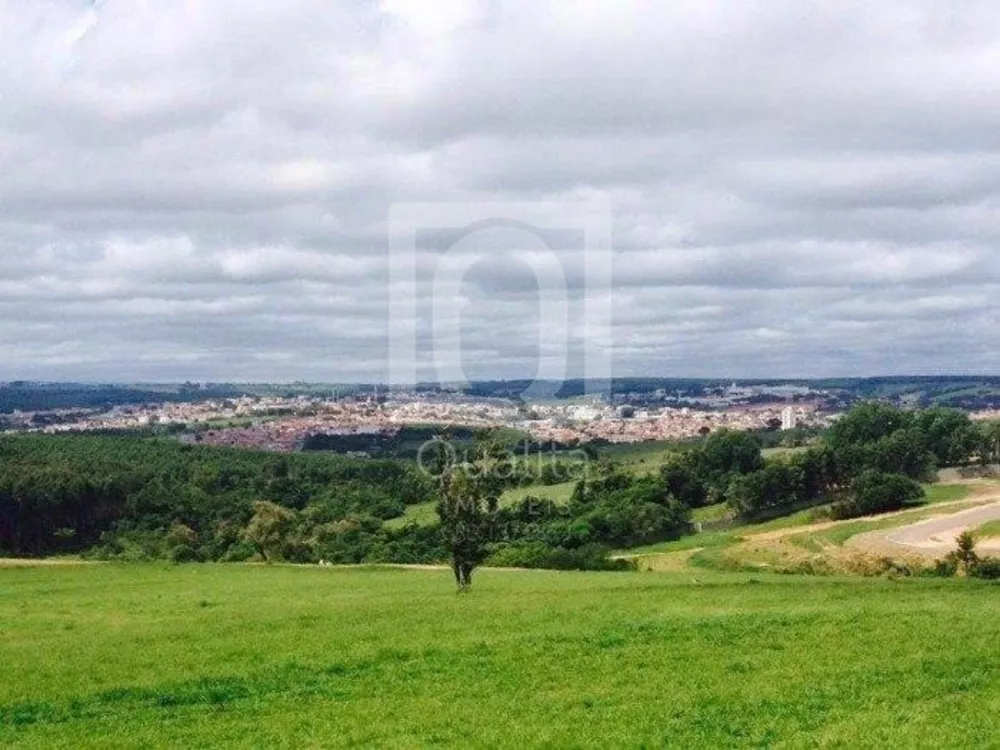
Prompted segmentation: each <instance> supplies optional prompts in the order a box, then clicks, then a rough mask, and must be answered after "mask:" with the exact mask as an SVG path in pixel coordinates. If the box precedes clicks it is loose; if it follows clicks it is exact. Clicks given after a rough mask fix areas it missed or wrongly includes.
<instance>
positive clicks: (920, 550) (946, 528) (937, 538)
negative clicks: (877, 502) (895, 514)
mask: <svg viewBox="0 0 1000 750" xmlns="http://www.w3.org/2000/svg"><path fill="white" fill-rule="evenodd" d="M997 519H1000V502H996V503H991V504H990V505H981V506H979V507H976V508H969V509H967V510H962V511H959V512H957V513H951V514H949V515H946V516H938V517H935V518H928V519H926V520H923V521H918V522H916V523H912V524H909V525H908V526H900V527H898V528H895V529H884V530H881V531H871V532H868V533H865V534H858V535H857V536H855V537H852V538H851V539H849V540H848V541H847V545H848V546H850V547H862V548H867V549H873V550H879V551H885V550H886V548H891V549H895V550H897V551H899V552H910V553H915V554H919V555H923V556H925V557H942V556H944V555H945V554H947V553H948V552H950V551H951V550H953V549H955V539H956V537H958V535H959V534H961V533H962V532H963V531H968V530H970V529H975V528H976V527H978V526H982V525H983V524H984V523H988V522H989V521H995V520H997ZM977 550H978V551H979V552H980V553H986V554H996V553H1000V539H986V540H982V541H980V542H979V544H978V545H977Z"/></svg>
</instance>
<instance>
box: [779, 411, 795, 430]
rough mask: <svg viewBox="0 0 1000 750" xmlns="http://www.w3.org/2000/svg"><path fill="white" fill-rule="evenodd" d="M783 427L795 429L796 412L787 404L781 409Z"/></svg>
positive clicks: (784, 428)
mask: <svg viewBox="0 0 1000 750" xmlns="http://www.w3.org/2000/svg"><path fill="white" fill-rule="evenodd" d="M781 429H783V430H794V429H795V412H794V411H793V410H792V407H790V406H786V407H785V408H784V409H782V410H781Z"/></svg>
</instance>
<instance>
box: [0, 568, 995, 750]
mask: <svg viewBox="0 0 1000 750" xmlns="http://www.w3.org/2000/svg"><path fill="white" fill-rule="evenodd" d="M697 575H698V578H699V580H698V582H695V581H693V580H692V578H691V575H690V573H684V574H682V575H670V574H655V573H617V574H616V573H608V574H599V573H554V572H536V571H492V570H491V571H483V572H481V573H480V575H479V578H478V580H477V583H476V588H475V590H474V591H473V593H471V594H469V595H457V594H455V593H454V591H453V589H452V585H451V581H450V574H449V573H447V572H446V571H436V570H399V569H381V570H379V569H365V568H358V569H331V568H295V567H279V566H275V567H265V566H260V567H254V566H236V565H232V566H224V565H188V566H148V567H147V566H117V565H94V566H83V565H81V566H58V567H56V566H49V567H31V568H6V569H4V568H0V632H2V634H3V638H2V639H0V746H4V747H88V746H90V747H96V746H100V747H136V746H143V747H170V746H174V747H177V746H199V747H206V746H240V747H263V746H274V747H320V746H323V747H330V746H369V747H371V746H379V747H424V746H453V747H511V746H519V747H536V746H549V747H639V746H646V747H663V746H667V747H734V746H787V747H806V746H823V747H841V746H865V747H876V746H879V747H987V746H989V744H990V743H991V742H993V741H995V739H996V738H997V737H998V736H1000V680H998V679H997V674H998V673H1000V650H998V649H997V643H998V642H1000V618H998V616H997V615H998V613H1000V589H998V588H997V587H996V586H991V585H990V584H986V583H980V582H974V581H964V580H946V581H937V580H905V581H891V580H862V579H835V578H805V577H794V576H784V577H779V576H773V577H768V576H749V575H737V574H721V573H718V574H717V573H712V572H710V571H705V572H703V571H698V573H697Z"/></svg>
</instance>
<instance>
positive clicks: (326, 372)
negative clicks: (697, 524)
mask: <svg viewBox="0 0 1000 750" xmlns="http://www.w3.org/2000/svg"><path fill="white" fill-rule="evenodd" d="M421 203H435V204H442V206H444V209H443V210H444V211H445V215H447V212H448V211H450V210H452V209H454V213H455V215H456V216H466V217H468V216H470V215H471V216H473V217H476V216H480V215H481V218H482V219H484V220H486V221H484V222H482V223H481V224H477V225H476V226H474V227H473V228H472V230H471V231H469V232H466V233H464V234H463V233H458V234H455V233H454V232H451V233H449V231H441V229H442V228H441V227H436V226H434V225H428V226H423V225H420V224H421V221H422V219H419V218H418V219H417V224H418V226H414V227H412V230H413V233H414V236H415V237H416V238H417V239H416V242H415V244H414V246H413V247H412V248H411V247H410V246H409V245H408V244H407V243H408V240H407V239H406V238H407V236H409V235H408V234H407V231H408V230H407V227H405V226H400V224H399V222H398V221H396V220H395V218H394V219H393V221H390V216H392V217H399V216H403V217H410V218H411V219H412V218H413V217H414V216H416V217H421V216H423V215H424V214H422V213H421V209H420V208H419V207H417V208H414V207H413V204H421ZM505 205H506V206H507V208H505V207H504V206H505ZM498 206H499V208H498ZM525 206H527V207H529V208H528V209H526V210H527V211H528V215H529V216H530V215H533V214H532V211H533V209H532V208H531V207H535V208H538V207H542V209H541V212H542V213H545V211H546V210H548V209H546V208H545V207H553V212H552V215H553V219H552V221H551V222H550V223H549V225H548V226H544V227H535V228H536V229H537V231H529V230H531V228H532V227H534V226H535V225H533V224H531V222H530V221H527V222H525V219H524V216H522V215H521V214H520V213H519V211H521V208H519V207H522V208H523V207H525ZM440 213H441V211H436V212H435V211H430V212H428V214H427V216H428V218H429V220H430V219H433V220H434V221H439V220H440V216H438V214H440ZM535 213H536V214H537V213H538V211H535ZM500 214H502V215H500ZM435 216H437V218H434V217H435ZM602 217H608V221H609V222H610V224H609V233H610V247H611V248H612V256H613V278H612V282H611V284H610V285H609V284H607V283H605V282H604V281H601V280H595V279H593V278H588V277H587V275H586V273H585V272H584V269H585V257H586V253H587V252H600V250H601V249H602V248H601V247H600V246H599V245H601V244H602V242H600V241H595V240H593V238H592V237H591V238H588V237H586V236H585V233H584V228H585V226H586V224H587V222H588V221H591V222H594V221H596V222H597V224H600V223H601V221H603V220H604V219H603V218H602ZM489 219H501V220H503V219H507V220H510V221H508V222H506V223H505V222H503V221H501V222H499V223H491V222H490V221H489ZM512 222H520V224H516V223H512ZM404 223H405V222H404ZM528 225H530V226H528ZM444 229H445V230H448V229H449V227H445V228H444ZM998 240H1000V4H997V3H996V2H994V1H993V0H982V1H981V2H980V1H977V0H965V1H963V2H960V3H946V2H941V1H940V0H909V1H906V2H904V1H902V0H880V1H879V2H877V3H873V2H870V1H868V0H865V1H861V0H858V1H857V2H855V1H852V0H836V1H834V0H830V1H829V2H825V1H822V0H817V1H814V2H802V0H788V1H787V2H786V1H784V0H759V2H741V3H729V2H708V1H706V0H673V1H672V2H669V3H668V2H662V1H660V0H650V1H649V2H639V1H630V0H605V1H603V2H587V1H585V0H584V1H575V2H570V1H569V0H562V1H561V2H557V1H555V0H549V1H545V0H503V2H501V1H500V0H382V1H381V2H379V1H376V0H371V1H362V0H358V1H357V2H340V3H336V2H329V0H281V2H275V0H239V1H238V2H237V0H211V1H210V2H208V1H206V0H173V1H171V2H166V1H162V2H153V1H152V0H148V1H145V2H144V1H143V0H105V1H104V2H89V1H87V0H32V1H31V2H25V0H0V347H2V348H0V351H2V352H3V356H2V357H0V379H15V378H31V379H47V380H56V379H82V380H115V381H140V380H147V381H167V380H186V379H200V380H293V379H306V380H324V381H334V380H340V381H343V380H373V379H374V380H383V379H385V378H386V377H388V374H389V360H390V346H389V338H388V333H387V332H388V330H389V326H390V323H391V325H392V326H396V327H399V326H402V327H403V329H404V330H414V331H415V336H414V338H416V339H417V341H418V342H419V345H418V351H417V356H416V359H417V362H418V368H419V375H420V376H422V377H432V376H433V374H434V372H433V370H432V369H431V368H430V364H431V363H433V361H434V353H433V352H432V350H431V345H430V342H436V343H437V345H438V351H437V357H438V360H439V361H441V362H447V363H450V365H451V367H450V368H449V372H451V371H454V365H455V364H456V363H458V362H460V363H461V364H462V366H463V367H464V368H465V371H466V372H467V373H468V374H469V375H470V376H473V377H532V376H533V375H534V374H535V372H536V370H537V368H538V365H539V363H540V362H541V363H542V365H543V370H545V371H546V372H553V371H555V370H558V366H556V367H555V370H553V369H552V367H550V365H552V364H553V363H555V365H558V364H559V362H560V361H561V360H562V358H563V357H564V354H563V352H564V351H566V350H568V352H569V355H568V361H569V369H570V371H571V372H570V374H573V375H579V374H583V366H584V365H583V364H582V363H583V362H584V360H583V359H581V357H580V354H579V352H580V345H581V341H583V339H585V338H587V336H591V337H592V338H593V341H596V342H599V343H600V344H601V345H602V346H603V345H606V346H607V347H609V348H608V350H607V352H606V354H607V356H608V358H609V359H610V361H611V362H613V366H614V374H615V375H619V376H624V375H662V376H719V377H741V376H754V377H759V376H783V377H792V376H819V375H864V374H890V373H913V374H926V373H938V372H940V373H946V372H947V373H958V372H967V373H993V374H996V373H997V372H998V371H1000V347H998V346H997V345H998V343H1000V334H998V332H997V317H998V316H997V309H998V299H1000V257H998V254H997V247H998ZM588 243H590V246H588ZM603 244H604V245H607V244H608V243H603ZM408 248H409V249H408ZM604 249H607V248H604ZM411 250H412V256H413V258H414V259H415V266H416V267H417V269H418V273H417V276H418V283H417V284H416V286H415V287H414V288H413V290H411V291H412V292H413V294H414V296H415V299H416V304H415V308H416V318H415V319H410V318H406V319H402V318H401V313H399V312H398V310H397V309H396V308H393V310H395V311H394V312H393V314H392V315H390V305H389V300H390V293H391V294H393V295H401V294H402V295H405V294H406V293H407V292H406V290H405V289H403V288H402V287H400V286H399V285H398V284H395V283H393V284H390V271H389V268H390V266H389V259H390V251H391V252H392V253H396V254H398V253H403V254H405V253H407V252H410V251H411ZM396 257H397V258H398V257H399V256H398V255H397V256H396ZM461 258H465V259H467V261H468V262H467V263H466V268H467V273H466V274H465V276H464V281H463V282H462V283H461V284H458V285H457V286H453V287H449V286H448V285H446V284H437V285H436V284H434V283H433V279H434V278H436V277H435V274H438V277H440V275H441V274H442V273H444V272H443V271H441V270H440V269H441V268H444V267H445V266H443V265H441V264H443V263H446V262H451V263H452V264H453V265H455V264H456V263H458V265H459V266H460V265H461V263H459V262H458V260H457V259H461ZM552 258H555V259H557V265H556V266H555V267H553V266H552V264H551V262H549V261H551V260H552ZM449 259H450V261H449ZM539 259H541V260H539ZM546 259H547V260H546ZM448 289H450V290H451V291H446V290H448ZM446 293H447V294H450V295H452V297H453V298H451V299H448V300H443V299H440V298H439V297H441V296H443V295H445V294H446ZM563 298H565V299H566V301H567V302H566V306H565V308H566V309H565V310H564V311H563V313H562V315H561V321H560V320H559V318H560V315H558V314H556V315H555V317H553V315H552V314H551V310H552V309H555V310H556V311H557V313H558V311H559V310H561V309H562V308H561V307H560V305H561V300H562V299H563ZM605 298H607V299H609V300H610V305H611V311H612V321H613V322H612V325H611V327H610V328H606V327H604V326H603V324H602V323H601V321H600V320H597V321H595V320H593V319H591V318H588V317H587V315H588V314H589V313H588V312H587V310H586V308H584V307H583V305H582V304H581V300H582V299H590V300H592V301H593V300H597V299H605ZM400 299H402V298H400ZM549 303H551V304H549ZM435 305H437V306H438V315H439V318H438V320H437V323H438V324H440V323H441V321H444V320H445V319H446V318H448V317H449V316H451V317H452V318H454V319H453V320H450V323H451V324H452V325H450V326H443V327H441V328H440V329H439V328H435V322H434V321H435V319H434V317H433V312H434V308H435ZM546 305H548V307H546ZM553 305H554V307H553ZM547 310H548V312H546V311H547ZM390 319H391V320H390ZM587 320H590V321H591V323H592V325H591V327H590V328H588V329H586V331H589V333H586V331H585V327H584V323H585V321H587ZM445 322H449V321H445ZM407 327H409V328H407ZM397 330H399V329H398V328H397ZM441 331H446V332H444V333H442V332H441ZM447 331H450V333H447ZM455 331H457V332H458V333H457V334H456V333H455ZM435 332H436V333H435ZM592 343H593V342H592ZM546 368H548V369H546Z"/></svg>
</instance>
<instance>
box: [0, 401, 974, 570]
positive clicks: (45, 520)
mask: <svg viewBox="0 0 1000 750" xmlns="http://www.w3.org/2000/svg"><path fill="white" fill-rule="evenodd" d="M990 429H992V428H991V427H990V426H987V428H986V430H981V429H980V428H978V427H976V426H975V425H972V424H971V423H970V422H969V420H968V418H967V417H965V416H964V415H962V414H960V413H958V412H952V411H949V410H946V409H929V410H926V411H923V412H904V411H901V410H898V409H894V408H892V407H888V406H885V405H880V404H863V405H861V406H858V407H856V408H855V409H853V410H852V411H851V412H849V413H848V414H846V415H845V416H844V417H843V418H842V419H840V420H839V421H838V422H837V423H836V424H835V425H834V426H833V427H832V428H831V429H830V430H829V431H828V432H827V434H825V435H824V436H823V437H822V438H820V439H819V440H818V441H817V442H815V443H814V444H813V445H810V446H808V447H805V448H800V449H796V450H793V451H786V452H782V453H779V454H777V455H772V456H770V457H768V458H765V457H764V454H763V451H762V449H761V445H760V441H759V439H758V436H756V435H753V434H749V433H745V432H735V431H728V430H721V431H718V432H716V433H714V434H712V435H710V436H708V437H707V438H706V439H704V440H702V441H699V442H697V443H690V444H685V445H684V446H682V447H679V449H677V450H674V451H671V452H668V453H663V454H662V455H661V454H657V458H656V461H655V463H654V462H650V463H642V462H640V463H636V462H634V461H632V462H626V463H622V462H618V461H615V460H613V459H611V458H609V455H608V454H606V453H604V452H603V451H604V448H595V447H594V446H589V447H587V448H586V450H584V449H580V450H579V451H576V452H567V451H560V450H555V446H535V447H536V448H538V449H542V448H545V450H546V451H547V452H543V453H542V454H539V455H537V456H534V457H533V456H531V454H525V453H523V452H517V451H515V450H513V449H512V448H511V446H512V445H513V446H516V445H518V443H517V442H516V441H517V439H518V436H517V435H515V434H510V435H506V436H503V440H508V439H511V440H514V441H515V442H514V443H509V442H507V443H505V442H503V441H498V440H496V438H497V437H498V436H497V435H496V434H493V435H489V436H482V435H474V436H470V435H469V434H463V435H461V436H460V440H459V441H458V442H456V443H445V442H442V441H437V442H436V443H435V442H434V441H431V443H430V444H429V445H431V446H434V445H437V447H438V448H442V446H445V445H449V446H450V447H448V448H447V451H446V452H447V453H448V454H449V455H450V456H451V457H452V463H453V464H454V467H453V468H455V469H456V472H457V473H456V472H451V473H448V474H447V476H444V475H442V474H441V473H440V472H438V473H435V471H433V466H428V465H427V463H428V461H430V463H431V464H433V462H434V460H435V459H434V457H433V456H432V455H430V454H427V455H424V454H423V453H421V454H420V461H419V462H414V461H406V460H398V459H371V458H357V457H348V456H336V455H329V454H326V453H303V454H295V455H277V454H270V453H261V452H253V451H243V450H236V449H220V448H210V447H207V446H188V445H181V444H179V443H177V442H174V441H172V440H168V439H152V438H141V439H140V438H137V437H135V436H130V437H125V436H112V435H108V436H60V437H55V436H38V435H33V436H17V437H7V438H3V439H0V555H10V556H41V555H51V554H66V553H83V554H86V555H88V556H92V557H98V558H103V559H157V558H158V559H170V560H174V561H241V560H250V559H256V560H265V561H269V562H274V561H279V560H287V561H293V562H318V561H320V560H324V561H329V562H333V563H375V562H399V563H434V562H442V561H444V560H446V559H452V560H453V561H454V560H455V559H456V557H455V556H456V551H457V550H458V546H459V541H458V538H459V536H463V535H467V533H468V531H469V529H475V530H476V533H475V541H474V542H473V541H470V540H467V541H468V545H469V546H468V549H466V550H465V552H463V553H462V554H461V555H460V557H463V558H464V559H465V560H466V561H465V562H464V563H462V564H461V565H459V566H458V568H457V570H458V571H459V574H460V575H459V578H460V585H463V586H464V585H465V584H464V583H462V581H463V580H465V578H464V574H462V572H461V571H462V570H466V571H467V572H468V573H469V574H470V575H471V570H472V568H474V567H475V565H478V564H479V563H481V562H482V561H483V560H485V559H486V558H487V557H490V558H491V559H492V560H493V561H495V562H497V563H500V562H504V563H505V564H513V562H512V561H522V562H521V563H519V564H525V565H531V566H536V565H542V564H545V561H552V564H553V566H555V567H566V566H567V565H568V563H567V561H574V560H575V561H578V563H579V565H578V566H579V567H585V568H595V567H598V568H604V567H615V566H614V565H613V563H612V562H611V561H604V562H595V555H596V554H597V552H596V551H597V550H607V549H608V548H615V547H629V546H635V545H648V544H655V543H659V542H665V541H669V540H673V539H677V538H679V537H681V536H683V535H685V534H689V533H691V532H692V531H693V530H694V528H695V526H694V523H693V520H695V519H694V516H693V512H694V511H697V510H698V509H700V508H704V507H709V506H711V507H715V508H719V507H720V506H721V505H722V504H723V503H724V504H725V507H726V508H727V509H728V511H727V512H726V513H724V514H719V513H716V514H715V515H714V516H713V517H712V518H711V519H708V521H709V523H716V524H717V523H724V522H728V520H724V519H729V518H740V519H742V520H748V521H760V520H766V519H768V518H773V517H778V516H787V515H789V514H791V513H794V512H795V511H797V510H801V509H804V508H810V507H816V506H826V505H830V504H832V506H831V513H832V514H833V515H834V516H835V517H838V518H844V517H851V516H857V515H864V514H870V513H877V512H883V511H885V510H891V509H897V508H902V507H905V506H907V505H908V504H912V503H914V502H916V501H917V500H918V499H919V488H918V487H917V485H916V484H915V482H916V481H919V480H924V479H926V478H928V477H929V476H930V474H931V473H932V471H933V469H934V468H936V467H939V466H944V465H949V464H953V463H955V464H959V465H964V464H969V463H974V462H980V461H984V460H986V459H988V457H989V452H990V446H991V445H992V443H991V440H992V432H990ZM487 438H488V439H487ZM487 446H492V448H490V450H491V451H492V456H493V457H492V459H491V461H492V464H491V467H492V468H490V469H489V470H488V471H487V472H485V474H483V473H482V472H480V471H479V469H478V468H477V469H476V472H475V473H474V474H473V473H469V472H466V470H465V469H463V468H458V467H461V466H463V465H466V466H469V467H474V465H475V463H476V462H477V461H480V460H482V459H483V458H484V456H485V454H484V453H483V451H484V449H485V448H486V447H487ZM420 450H421V451H425V449H424V448H422V449H420ZM619 453H620V452H619ZM624 455H628V453H625V454H624ZM470 457H471V461H469V460H466V459H467V458H470ZM633 458H634V456H633ZM637 466H643V467H644V469H645V470H637ZM584 469H585V471H583V470H584ZM435 476H436V477H437V478H438V479H439V480H442V479H447V482H442V481H438V482H435V481H434V477H435ZM576 476H579V479H578V480H577V479H576V478H575V477H576ZM456 493H458V494H456ZM470 498H474V499H475V500H474V502H473V501H472V500H470ZM468 503H472V504H473V505H478V506H479V510H478V511H477V514H478V515H476V518H472V517H471V516H469V517H464V516H463V513H464V512H465V510H470V508H471V506H470V508H466V505H467V504H468ZM432 509H436V510H437V511H438V513H434V512H433V511H432ZM441 511H443V512H444V513H443V515H442V513H441ZM470 512H471V511H470ZM696 520H697V522H698V523H704V522H705V520H706V519H705V518H704V517H699V518H698V519H696ZM386 522H388V523H386ZM463 544H464V542H463ZM542 545H544V546H545V547H547V548H548V549H547V550H542Z"/></svg>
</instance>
